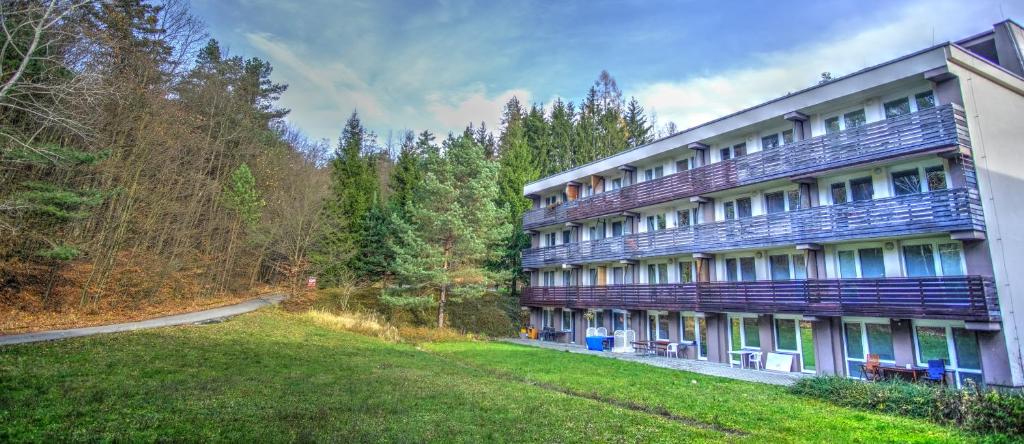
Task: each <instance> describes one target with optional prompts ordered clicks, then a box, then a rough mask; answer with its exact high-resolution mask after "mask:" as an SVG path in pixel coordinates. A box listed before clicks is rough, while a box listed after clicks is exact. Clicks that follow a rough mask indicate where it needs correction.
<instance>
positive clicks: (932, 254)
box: [903, 242, 964, 277]
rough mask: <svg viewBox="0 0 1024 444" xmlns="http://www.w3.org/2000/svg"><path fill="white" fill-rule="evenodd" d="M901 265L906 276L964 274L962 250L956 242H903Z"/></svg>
mask: <svg viewBox="0 0 1024 444" xmlns="http://www.w3.org/2000/svg"><path fill="white" fill-rule="evenodd" d="M903 265H904V267H905V269H906V273H907V276H908V277H919V276H960V275H963V274H964V267H963V252H962V250H961V248H960V243H958V242H924V243H918V242H914V243H913V244H910V245H907V244H904V245H903Z"/></svg>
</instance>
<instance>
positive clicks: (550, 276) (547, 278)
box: [541, 271, 555, 287]
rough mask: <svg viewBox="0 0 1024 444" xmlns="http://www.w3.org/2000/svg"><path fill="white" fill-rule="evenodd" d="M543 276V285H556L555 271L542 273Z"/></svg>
mask: <svg viewBox="0 0 1024 444" xmlns="http://www.w3.org/2000/svg"><path fill="white" fill-rule="evenodd" d="M541 277H542V279H543V281H542V283H541V285H543V286H545V287H554V286H555V272H554V271H545V272H544V273H543V274H541Z"/></svg>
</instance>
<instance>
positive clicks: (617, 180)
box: [611, 177, 622, 191]
mask: <svg viewBox="0 0 1024 444" xmlns="http://www.w3.org/2000/svg"><path fill="white" fill-rule="evenodd" d="M619 189H622V178H621V177H613V178H612V180H611V190H612V191H614V190H619Z"/></svg>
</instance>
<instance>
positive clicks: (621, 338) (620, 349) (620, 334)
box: [612, 330, 628, 353]
mask: <svg viewBox="0 0 1024 444" xmlns="http://www.w3.org/2000/svg"><path fill="white" fill-rule="evenodd" d="M612 336H615V345H613V346H612V352H613V353H625V352H626V345H627V344H628V342H626V332H624V331H622V330H615V333H613V334H612Z"/></svg>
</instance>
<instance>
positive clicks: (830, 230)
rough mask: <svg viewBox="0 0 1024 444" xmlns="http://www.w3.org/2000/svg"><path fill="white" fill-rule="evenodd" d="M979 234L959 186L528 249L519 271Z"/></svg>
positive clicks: (971, 195)
mask: <svg viewBox="0 0 1024 444" xmlns="http://www.w3.org/2000/svg"><path fill="white" fill-rule="evenodd" d="M984 229H985V222H984V216H983V214H982V210H981V203H980V202H979V201H978V197H977V194H976V192H972V191H970V190H968V189H965V188H956V189H950V190H940V191H932V192H928V193H920V194H911V195H906V196H899V197H890V198H883V199H875V200H867V201H860V202H850V203H845V204H841V205H825V206H818V207H812V208H807V209H803V210H797V211H790V212H785V213H775V214H767V215H761V216H755V217H748V218H744V219H737V220H730V221H723V222H713V223H709V224H700V225H694V226H690V227H682V228H673V229H669V230H660V231H655V232H648V233H637V234H628V235H625V236H619V237H612V238H606V239H600V240H595V241H585V242H579V243H570V244H563V245H557V246H554V247H545V248H536V249H528V250H524V251H523V267H529V268H538V267H542V266H545V265H557V264H582V263H590V262H605V261H614V260H621V259H641V258H645V257H653V256H667V255H677V254H687V253H697V252H704V253H713V252H717V251H722V250H733V249H743V248H765V247H773V246H787V245H794V244H799V243H809V242H835V241H841V240H851V239H871V238H882V237H892V236H904V235H912V234H929V233H948V232H953V231H968V230H978V231H983V230H984Z"/></svg>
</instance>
